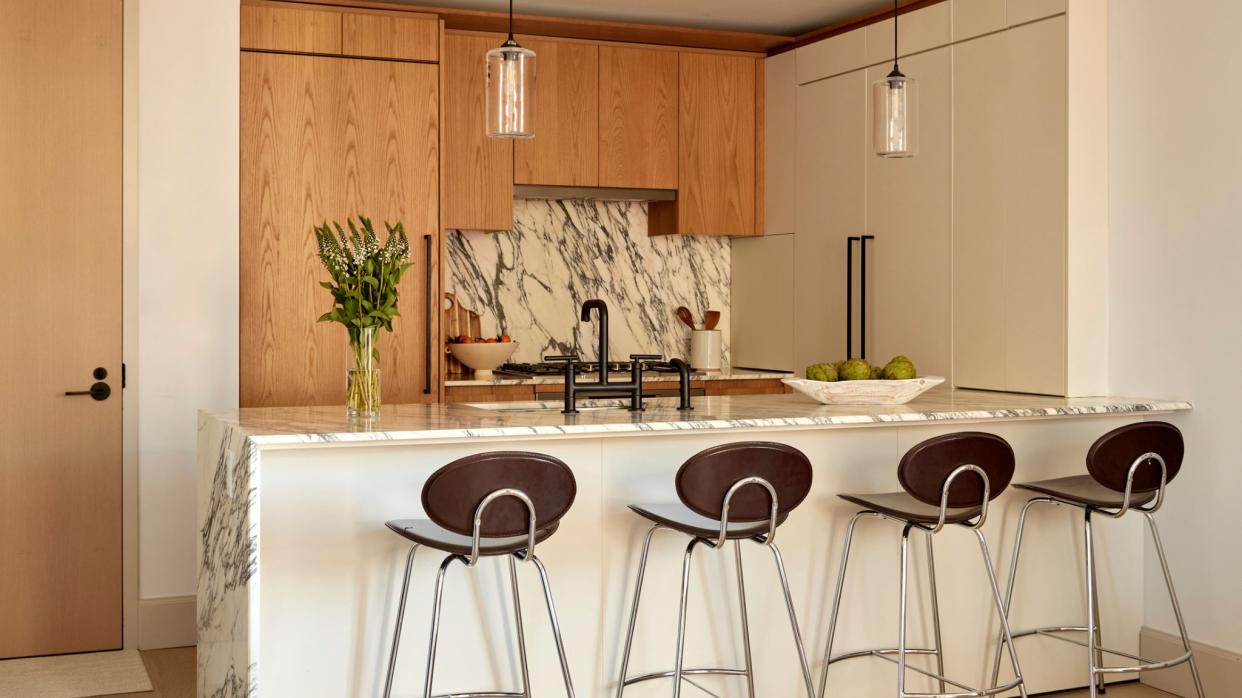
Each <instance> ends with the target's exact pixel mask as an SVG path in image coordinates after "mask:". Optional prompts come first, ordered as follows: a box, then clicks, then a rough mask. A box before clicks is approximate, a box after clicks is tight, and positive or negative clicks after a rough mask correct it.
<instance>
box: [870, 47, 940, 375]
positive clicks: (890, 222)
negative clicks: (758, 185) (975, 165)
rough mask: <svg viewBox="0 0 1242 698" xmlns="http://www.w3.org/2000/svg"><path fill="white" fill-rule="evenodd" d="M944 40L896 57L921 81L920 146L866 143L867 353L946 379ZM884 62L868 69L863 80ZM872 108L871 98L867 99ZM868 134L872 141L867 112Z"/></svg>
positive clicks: (880, 73)
mask: <svg viewBox="0 0 1242 698" xmlns="http://www.w3.org/2000/svg"><path fill="white" fill-rule="evenodd" d="M951 58H952V57H951V49H950V48H949V47H947V46H944V47H941V48H938V49H936V50H934V51H928V52H926V53H920V54H917V55H914V56H910V57H908V58H904V59H902V61H901V68H902V71H903V72H905V73H906V74H907V75H910V76H912V77H914V78H915V79H917V80H918V83H919V133H920V138H919V150H918V155H917V156H916V157H913V158H909V159H885V158H880V157H876V156H875V154H874V153H872V152H871V151H870V148H868V152H867V166H866V170H867V172H866V181H867V193H866V201H867V221H866V232H867V233H868V234H870V235H874V236H875V240H873V241H871V242H870V243H869V244H868V250H867V261H868V267H869V269H868V275H867V278H868V294H867V316H868V317H867V327H868V332H867V333H868V335H869V336H868V339H867V354H868V356H866V357H865V358H867V359H868V360H870V361H872V362H885V361H887V360H888V359H890V358H892V357H893V356H895V355H897V354H906V355H908V356H909V357H910V358H911V359H913V360H914V362H915V365H916V366H917V367H918V370H919V372H920V373H921V374H924V375H938V376H946V377H950V378H951V377H952V368H953V360H952V350H953V334H952V329H953V322H952V298H951V294H950V284H949V281H948V280H949V279H950V278H952V271H953V269H952V259H951V257H952V254H951V253H952V240H953V234H952V232H953V231H952V210H951V208H950V207H951V204H952V200H953V199H952V188H951V184H952V172H953V168H952V163H953V151H952V140H951V138H952V103H953V82H952V78H953V69H952V60H951ZM889 69H890V68H889V66H886V65H885V66H875V67H873V68H871V69H869V70H868V71H867V73H868V75H867V83H868V85H870V84H871V83H873V82H875V81H877V80H880V79H882V78H883V77H884V76H885V75H886V74H887V73H888V71H889ZM865 101H866V103H867V106H868V109H869V108H870V106H871V105H870V100H865ZM867 121H868V124H867V125H868V140H867V143H868V144H870V142H871V141H870V127H871V124H870V121H871V119H870V117H868V119H867Z"/></svg>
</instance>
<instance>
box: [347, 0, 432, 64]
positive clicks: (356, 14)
mask: <svg viewBox="0 0 1242 698" xmlns="http://www.w3.org/2000/svg"><path fill="white" fill-rule="evenodd" d="M341 51H342V53H344V54H345V55H347V56H366V57H369V58H396V59H401V60H410V61H435V60H437V59H439V57H440V21H439V20H438V19H437V18H436V16H435V15H424V14H413V13H409V12H380V11H365V10H357V11H353V12H346V13H344V14H343V15H342V16H341Z"/></svg>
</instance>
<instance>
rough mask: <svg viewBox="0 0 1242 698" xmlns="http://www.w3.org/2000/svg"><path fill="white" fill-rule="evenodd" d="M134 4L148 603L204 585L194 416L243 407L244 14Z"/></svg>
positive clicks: (175, 1) (215, 4) (173, 1)
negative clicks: (198, 562) (200, 581)
mask: <svg viewBox="0 0 1242 698" xmlns="http://www.w3.org/2000/svg"><path fill="white" fill-rule="evenodd" d="M128 2H132V3H137V12H138V21H137V34H138V36H137V41H138V56H137V59H138V76H137V82H138V90H137V93H138V96H137V99H138V104H137V129H138V135H137V140H138V172H137V190H138V191H137V223H138V244H137V265H138V290H137V295H138V299H137V300H138V340H137V344H138V346H137V352H138V354H137V360H136V361H135V359H134V357H133V356H132V355H131V356H128V357H127V359H128V361H129V367H130V372H129V376H130V380H131V381H132V383H131V384H130V389H136V390H137V391H138V488H139V489H138V517H139V534H138V536H139V540H138V554H139V574H138V587H139V589H138V593H139V596H140V597H141V598H143V599H151V598H158V597H165V596H178V595H188V594H193V593H194V589H195V577H196V570H195V541H196V539H197V538H196V537H197V531H196V530H195V515H194V506H195V496H194V490H195V483H196V466H195V448H196V431H195V430H196V412H197V410H198V408H200V407H208V408H210V407H235V406H236V405H237V376H238V358H237V354H238V348H237V333H238V310H237V303H238V300H237V283H238V281H237V274H238V271H237V254H238V250H237V226H238V133H237V131H238V116H237V115H238V113H239V105H238V95H239V86H238V82H239V73H238V70H239V68H238V47H239V45H240V43H239V21H240V20H239V18H238V15H239V9H238V7H239V6H238V3H237V2H236V0H128ZM132 9H133V8H130V10H131V11H132ZM126 38H127V40H132V37H129V36H127V37H126ZM126 261H127V263H131V264H132V263H133V262H134V260H132V259H129V260H126ZM131 620H132V619H131Z"/></svg>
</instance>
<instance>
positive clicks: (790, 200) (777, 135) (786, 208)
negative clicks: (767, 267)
mask: <svg viewBox="0 0 1242 698" xmlns="http://www.w3.org/2000/svg"><path fill="white" fill-rule="evenodd" d="M794 59H795V53H794V52H793V51H789V52H787V53H782V54H779V55H776V56H772V57H771V58H768V59H766V60H765V61H764V62H763V70H764V79H763V88H764V93H765V97H764V118H763V157H764V167H763V177H764V184H763V216H764V221H763V224H764V231H763V232H765V233H766V234H768V235H782V234H785V233H792V232H793V231H794V226H795V225H796V215H795V212H794V194H795V188H794V160H795V157H796V154H797V152H798V137H797V121H798V120H797V113H798V84H797V76H796V75H795V72H794V69H795V60H794Z"/></svg>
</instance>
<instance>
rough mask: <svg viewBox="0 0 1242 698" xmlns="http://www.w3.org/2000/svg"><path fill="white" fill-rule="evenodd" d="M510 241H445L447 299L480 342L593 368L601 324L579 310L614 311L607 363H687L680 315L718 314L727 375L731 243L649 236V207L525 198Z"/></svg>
mask: <svg viewBox="0 0 1242 698" xmlns="http://www.w3.org/2000/svg"><path fill="white" fill-rule="evenodd" d="M513 215H514V223H513V230H512V231H511V232H499V233H482V232H473V231H461V230H450V231H448V233H447V235H446V237H445V265H446V270H447V275H446V284H445V286H446V289H447V290H448V291H450V292H452V293H454V294H455V295H456V296H457V297H458V298H459V299H460V301H461V303H462V304H463V305H465V306H466V307H468V308H470V309H471V310H474V311H475V312H477V313H479V315H480V316H481V319H482V326H483V333H484V334H493V333H497V332H507V333H508V334H510V335H512V336H513V338H514V339H515V340H517V341H519V342H521V347H520V348H519V350H518V352H517V354H515V355H514V357H513V360H514V361H520V362H535V361H540V360H542V358H543V356H544V355H547V354H565V353H571V352H578V353H579V355H580V356H582V358H583V359H584V360H595V359H596V356H595V354H596V349H595V336H596V328H595V323H594V321H592V322H590V323H583V322H580V321H579V319H578V317H579V312H580V310H581V306H582V302H583V301H585V300H588V299H591V298H602V299H604V300H605V301H606V302H607V303H608V308H609V319H610V326H609V333H610V340H611V348H610V353H611V354H612V356H611V358H612V359H613V360H625V359H626V358H627V357H628V356H629V355H630V354H633V353H662V354H664V355H665V356H667V357H673V356H677V357H682V358H688V354H689V342H690V336H689V330H688V329H687V328H686V327H685V326H684V325H682V324H681V323H680V322H679V321H678V320H677V318H676V316H675V315H674V314H673V313H674V310H675V309H676V308H677V306H679V305H684V306H686V307H687V308H689V309H690V310H691V312H692V313H694V314H695V316H696V318H701V317H702V315H703V312H704V311H706V310H709V309H711V310H719V311H721V313H722V320H721V322H720V325H719V326H718V329H720V330H721V333H722V335H723V337H724V351H723V353H724V357H723V363H724V365H725V366H726V367H727V366H728V365H729V343H728V338H729V317H730V313H729V282H730V279H729V274H730V252H731V244H730V240H729V238H727V237H714V236H681V235H669V236H660V237H648V235H647V205H646V204H645V203H642V202H631V201H586V200H576V199H575V200H542V199H540V200H535V199H518V200H516V201H514V206H513Z"/></svg>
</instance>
